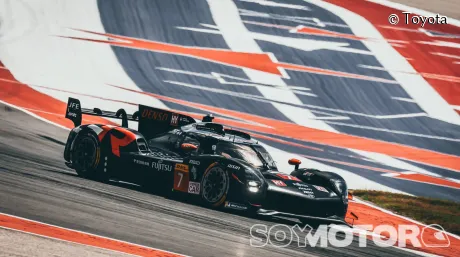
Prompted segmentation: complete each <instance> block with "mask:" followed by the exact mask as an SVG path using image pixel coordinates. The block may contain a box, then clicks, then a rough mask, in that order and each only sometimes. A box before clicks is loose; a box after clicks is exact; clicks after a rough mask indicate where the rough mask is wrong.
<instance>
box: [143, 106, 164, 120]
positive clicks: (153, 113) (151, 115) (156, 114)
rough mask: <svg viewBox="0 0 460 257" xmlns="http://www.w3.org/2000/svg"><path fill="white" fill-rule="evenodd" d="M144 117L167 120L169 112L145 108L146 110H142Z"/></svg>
mask: <svg viewBox="0 0 460 257" xmlns="http://www.w3.org/2000/svg"><path fill="white" fill-rule="evenodd" d="M142 118H145V119H149V120H158V121H166V120H167V119H168V113H166V112H158V111H154V110H150V109H144V111H143V112H142Z"/></svg>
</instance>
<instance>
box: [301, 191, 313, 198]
mask: <svg viewBox="0 0 460 257" xmlns="http://www.w3.org/2000/svg"><path fill="white" fill-rule="evenodd" d="M304 194H305V197H307V198H310V199H314V198H315V195H314V194H309V193H308V192H307V193H305V192H304Z"/></svg>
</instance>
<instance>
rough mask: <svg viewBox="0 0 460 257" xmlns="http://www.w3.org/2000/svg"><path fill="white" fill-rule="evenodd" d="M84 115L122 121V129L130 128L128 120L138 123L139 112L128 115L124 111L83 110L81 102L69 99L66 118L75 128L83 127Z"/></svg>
mask: <svg viewBox="0 0 460 257" xmlns="http://www.w3.org/2000/svg"><path fill="white" fill-rule="evenodd" d="M82 114H87V115H93V116H100V117H106V118H112V119H121V120H122V123H121V126H122V127H128V120H132V121H138V114H139V112H135V113H134V114H133V115H129V114H126V111H125V110H124V109H119V110H118V111H117V112H110V111H103V110H101V109H99V108H94V109H87V108H82V107H81V104H80V100H78V99H75V98H71V97H69V100H68V102H67V110H66V113H65V117H66V118H67V119H69V120H71V121H72V122H73V125H74V126H75V127H78V126H80V125H81V120H82Z"/></svg>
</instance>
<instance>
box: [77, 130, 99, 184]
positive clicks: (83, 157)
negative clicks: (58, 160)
mask: <svg viewBox="0 0 460 257" xmlns="http://www.w3.org/2000/svg"><path fill="white" fill-rule="evenodd" d="M100 159H101V147H100V143H99V140H98V139H97V138H96V137H95V136H94V135H93V134H92V133H90V132H82V134H80V135H78V136H77V138H76V139H75V142H74V147H73V151H72V164H73V166H74V167H75V171H76V172H77V174H78V175H79V176H80V177H83V178H87V179H94V180H103V178H104V177H105V176H103V174H102V172H101V171H100V165H99V164H100Z"/></svg>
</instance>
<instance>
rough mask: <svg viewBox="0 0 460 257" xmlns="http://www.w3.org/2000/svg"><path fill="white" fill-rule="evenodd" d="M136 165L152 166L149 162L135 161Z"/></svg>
mask: <svg viewBox="0 0 460 257" xmlns="http://www.w3.org/2000/svg"><path fill="white" fill-rule="evenodd" d="M134 163H136V164H139V165H144V166H150V164H149V162H146V161H141V160H137V159H134Z"/></svg>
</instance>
